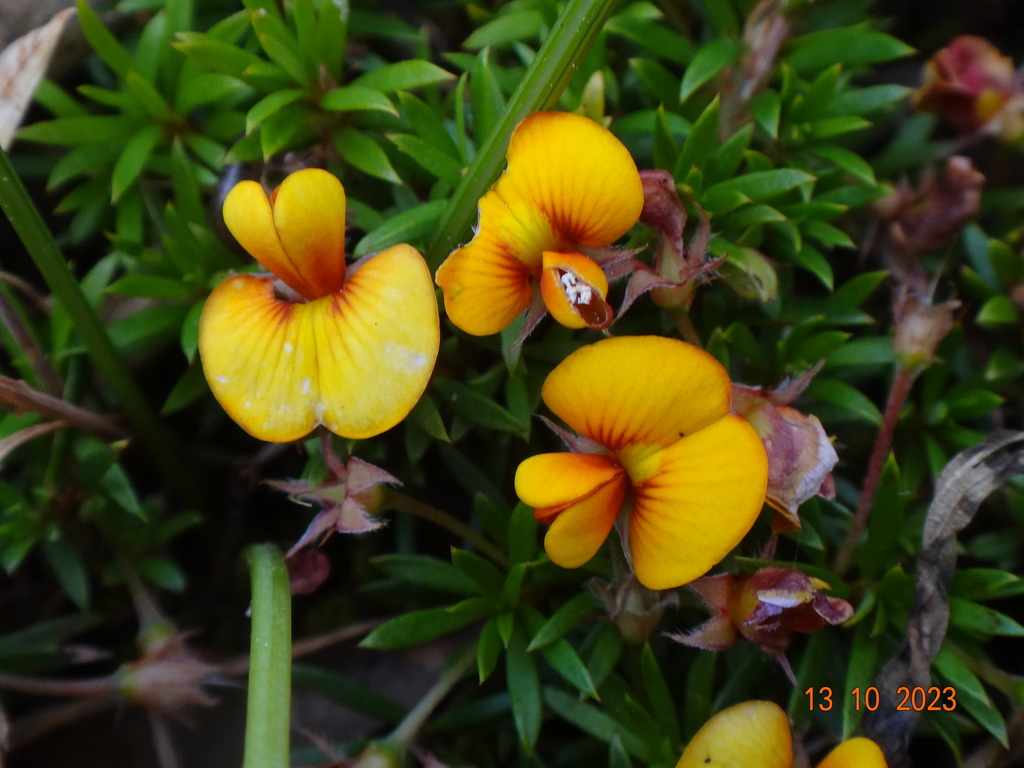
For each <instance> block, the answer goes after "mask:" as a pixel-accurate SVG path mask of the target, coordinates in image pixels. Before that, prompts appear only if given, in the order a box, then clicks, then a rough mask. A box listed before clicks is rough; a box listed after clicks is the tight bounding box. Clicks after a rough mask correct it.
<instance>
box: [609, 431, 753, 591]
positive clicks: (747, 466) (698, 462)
mask: <svg viewBox="0 0 1024 768" xmlns="http://www.w3.org/2000/svg"><path fill="white" fill-rule="evenodd" d="M767 483H768V460H767V458H766V457H765V452H764V447H763V446H762V444H761V440H760V438H759V437H758V436H757V433H756V432H754V430H753V428H752V427H751V426H750V425H749V424H747V422H745V421H744V420H743V419H741V418H740V417H739V416H733V415H729V416H726V417H724V418H722V419H721V420H719V421H716V422H715V423H714V424H712V425H711V426H709V427H707V428H705V429H702V430H700V431H699V432H695V433H693V434H691V435H688V436H687V437H684V438H682V439H680V440H678V441H677V442H676V443H675V444H673V445H671V446H669V447H668V448H666V449H665V450H664V451H663V452H662V454H661V465H660V466H659V468H658V470H657V471H656V472H655V473H654V474H652V475H651V476H650V477H649V478H647V479H646V480H644V481H643V482H639V483H635V485H634V490H635V493H636V501H635V503H634V505H633V512H632V515H631V517H630V521H629V543H630V549H631V551H632V555H633V569H634V572H635V574H636V577H637V579H638V580H639V581H640V583H641V584H643V585H644V586H646V587H649V588H650V589H670V588H672V587H678V586H681V585H682V584H686V583H688V582H690V581H693V579H696V578H697V577H698V576H702V575H703V574H704V573H706V572H707V570H708V569H709V568H711V567H712V566H713V565H715V564H716V563H718V562H719V561H721V560H722V558H723V557H725V556H726V555H727V554H728V553H729V551H730V550H731V549H732V548H733V547H735V546H736V545H737V544H738V543H739V542H740V540H741V539H742V538H743V537H744V536H745V535H746V533H747V531H749V530H750V527H751V526H752V525H753V524H754V521H755V520H756V519H757V514H758V512H759V511H760V510H761V506H762V504H763V503H764V493H765V488H766V486H767Z"/></svg>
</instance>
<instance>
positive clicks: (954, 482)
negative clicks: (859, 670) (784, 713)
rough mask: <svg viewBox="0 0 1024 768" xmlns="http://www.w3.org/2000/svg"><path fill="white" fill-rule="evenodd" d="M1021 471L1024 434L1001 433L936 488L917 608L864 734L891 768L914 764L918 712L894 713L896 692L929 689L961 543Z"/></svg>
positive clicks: (953, 466) (880, 684) (966, 456)
mask: <svg viewBox="0 0 1024 768" xmlns="http://www.w3.org/2000/svg"><path fill="white" fill-rule="evenodd" d="M1022 471H1024V432H1009V431H999V432H995V433H993V434H992V435H991V436H990V437H989V438H988V439H987V440H986V441H985V442H983V443H982V444H980V445H978V446H975V447H974V448H968V449H967V450H965V451H961V452H960V453H958V454H957V455H956V456H954V457H953V459H952V460H951V461H950V462H949V464H947V465H946V468H945V469H943V470H942V474H940V475H939V478H938V480H937V481H936V483H935V496H934V498H933V499H932V503H931V505H930V506H929V507H928V515H927V517H926V519H925V524H924V533H923V536H922V543H923V547H922V549H921V555H920V557H919V558H918V562H917V576H916V580H915V589H914V607H913V609H912V611H911V614H910V618H909V620H908V621H907V631H906V640H905V641H904V644H903V647H902V648H901V649H900V650H899V651H898V652H897V653H896V655H895V656H893V658H891V659H890V660H889V661H888V662H887V663H886V664H885V666H884V667H882V669H881V670H880V671H879V672H878V674H877V675H876V676H875V680H874V685H875V687H876V688H877V689H878V691H879V693H880V694H881V702H880V706H879V707H878V709H876V710H875V711H874V712H868V713H867V714H866V715H865V717H864V721H863V726H862V727H863V730H864V735H865V736H867V737H868V738H870V739H873V740H874V741H875V742H877V744H878V745H879V746H880V747H881V748H882V751H883V752H885V756H886V760H888V762H889V765H890V766H891V768H905V767H906V766H909V765H911V763H910V761H909V758H908V757H907V747H908V745H909V744H910V738H911V736H912V735H913V733H914V729H915V727H916V726H917V721H918V719H919V718H920V714H921V713H920V712H915V711H913V710H912V709H911V711H897V704H898V702H897V693H896V691H897V689H898V688H899V687H900V686H906V687H908V688H914V687H916V686H921V687H923V688H926V689H927V688H928V687H929V686H930V685H931V664H932V659H934V658H935V654H937V653H938V652H939V649H940V648H941V647H942V641H943V639H944V638H945V636H946V627H947V625H948V624H949V600H948V589H949V583H950V581H951V579H952V578H953V572H954V570H955V569H956V536H957V534H958V533H959V532H960V531H962V530H963V529H964V528H965V527H966V526H967V525H968V524H969V523H970V522H971V520H972V519H974V515H975V513H976V512H977V511H978V507H979V506H980V505H981V502H982V501H984V500H985V498H986V497H987V496H988V495H989V494H990V493H992V491H994V490H996V489H997V488H999V487H1000V486H1001V485H1002V484H1003V483H1005V482H1006V481H1007V480H1008V479H1009V478H1010V477H1012V476H1013V475H1016V474H1019V473H1021V472H1022Z"/></svg>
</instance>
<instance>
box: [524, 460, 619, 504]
mask: <svg viewBox="0 0 1024 768" xmlns="http://www.w3.org/2000/svg"><path fill="white" fill-rule="evenodd" d="M621 474H623V469H622V467H621V466H619V464H618V462H616V461H615V460H614V459H612V458H611V457H608V456H597V455H594V454H590V453H542V454H540V455H538V456H531V457H530V458H528V459H526V460H525V461H523V462H522V463H521V464H520V465H519V468H518V469H517V470H516V479H515V485H516V494H517V495H518V496H519V498H520V499H522V500H523V503H525V504H529V505H530V506H531V507H534V508H535V509H545V508H552V507H554V508H559V507H564V506H565V505H567V504H571V503H572V502H574V501H577V500H579V499H581V498H583V497H585V496H589V495H590V494H592V493H593V492H594V490H595V489H596V488H598V487H600V486H602V485H604V484H606V483H608V482H609V481H611V480H612V479H614V478H615V477H616V476H617V475H621Z"/></svg>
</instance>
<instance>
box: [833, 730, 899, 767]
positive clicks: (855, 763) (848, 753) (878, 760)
mask: <svg viewBox="0 0 1024 768" xmlns="http://www.w3.org/2000/svg"><path fill="white" fill-rule="evenodd" d="M818 768H888V765H887V763H886V762H885V755H883V754H882V750H881V749H879V747H878V745H877V744H875V742H873V741H872V740H871V739H865V738H863V737H858V738H856V739H848V740H847V741H844V742H843V743H842V744H840V745H839V746H838V747H836V748H835V749H833V750H832V751H831V752H829V753H828V755H827V756H826V757H825V759H824V760H822V761H821V762H820V763H818Z"/></svg>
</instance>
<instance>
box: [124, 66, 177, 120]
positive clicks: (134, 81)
mask: <svg viewBox="0 0 1024 768" xmlns="http://www.w3.org/2000/svg"><path fill="white" fill-rule="evenodd" d="M124 84H125V85H126V86H127V87H128V90H129V91H131V92H132V94H133V95H134V96H135V98H136V99H138V100H139V103H140V104H141V105H142V108H143V109H145V110H146V112H148V113H149V114H150V116H151V117H153V118H154V119H155V120H159V121H168V120H170V119H171V116H172V115H171V107H170V105H168V103H167V100H166V99H164V97H163V95H162V94H161V93H160V91H158V90H157V89H156V87H155V86H154V85H153V84H152V83H151V82H149V81H148V80H147V79H146V78H144V77H143V76H142V75H140V74H139V73H138V72H129V73H128V74H127V76H125V78H124Z"/></svg>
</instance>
